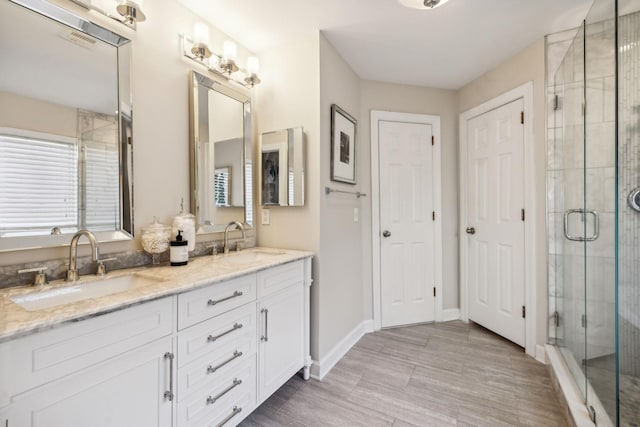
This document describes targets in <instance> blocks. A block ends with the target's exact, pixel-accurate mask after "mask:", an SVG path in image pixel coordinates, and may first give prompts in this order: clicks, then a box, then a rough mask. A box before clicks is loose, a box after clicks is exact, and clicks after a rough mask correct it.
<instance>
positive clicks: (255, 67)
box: [244, 56, 260, 87]
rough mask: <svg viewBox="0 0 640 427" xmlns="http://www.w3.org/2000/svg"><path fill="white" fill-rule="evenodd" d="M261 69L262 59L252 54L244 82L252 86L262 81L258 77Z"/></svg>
mask: <svg viewBox="0 0 640 427" xmlns="http://www.w3.org/2000/svg"><path fill="white" fill-rule="evenodd" d="M259 71H260V61H259V60H258V57H256V56H250V57H249V58H248V59H247V74H248V75H247V77H245V78H244V82H245V83H246V84H247V85H248V86H251V87H254V86H255V85H257V84H259V83H260V79H259V78H258V72H259Z"/></svg>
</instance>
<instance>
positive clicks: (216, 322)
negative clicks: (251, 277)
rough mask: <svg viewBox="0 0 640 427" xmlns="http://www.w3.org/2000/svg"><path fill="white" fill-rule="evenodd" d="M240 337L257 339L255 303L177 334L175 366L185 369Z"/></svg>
mask: <svg viewBox="0 0 640 427" xmlns="http://www.w3.org/2000/svg"><path fill="white" fill-rule="evenodd" d="M241 337H247V339H252V340H254V341H255V339H256V303H255V301H254V302H252V303H249V304H246V305H244V306H242V307H238V308H236V309H234V310H232V311H230V312H228V313H224V314H221V315H220V316H218V317H214V318H213V319H210V320H207V321H205V322H202V323H199V324H197V325H195V326H192V327H191V328H189V329H186V330H184V331H181V332H180V333H179V334H178V353H177V354H178V366H179V367H183V366H186V365H188V364H189V363H191V362H193V361H194V360H196V359H198V358H200V357H202V356H204V355H207V354H210V353H211V352H213V351H217V350H218V349H219V348H222V347H226V346H227V344H228V343H231V342H235V341H236V340H237V339H239V338H241Z"/></svg>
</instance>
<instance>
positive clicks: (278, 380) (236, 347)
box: [0, 257, 311, 427]
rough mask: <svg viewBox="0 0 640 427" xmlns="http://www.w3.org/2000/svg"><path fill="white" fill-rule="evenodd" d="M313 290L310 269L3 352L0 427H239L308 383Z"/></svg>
mask: <svg viewBox="0 0 640 427" xmlns="http://www.w3.org/2000/svg"><path fill="white" fill-rule="evenodd" d="M214 262H215V261H214ZM310 286H311V258H310V257H306V258H303V259H297V260H294V261H291V262H287V263H285V264H279V265H276V266H273V267H269V268H265V269H263V270H260V271H258V272H252V273H248V274H244V275H239V276H236V277H234V278H232V279H229V280H224V281H218V282H215V283H211V284H210V285H204V286H201V287H199V288H198V289H195V290H191V291H187V292H183V293H177V295H173V296H168V297H164V298H161V299H157V300H152V301H149V302H144V303H140V304H138V305H134V306H132V307H129V308H126V309H122V310H116V311H113V312H111V313H107V314H101V315H98V316H95V317H92V318H89V319H86V320H81V321H74V322H69V323H67V324H64V325H61V326H59V327H54V328H52V329H48V330H44V331H42V332H37V333H33V334H31V335H27V336H23V337H19V338H16V339H13V340H11V341H6V342H4V343H0V427H7V426H8V427H16V426H19V427H61V426H64V427H87V426H91V427H172V426H175V427H209V426H222V425H224V426H234V425H237V424H238V423H239V422H240V421H242V420H243V419H244V418H245V417H246V416H247V415H249V414H250V413H251V411H253V410H254V409H255V408H256V407H257V406H258V405H259V404H261V403H262V402H264V401H265V400H266V399H267V398H268V397H269V396H270V395H271V394H272V393H273V392H274V391H276V390H277V389H278V388H279V387H281V386H282V385H283V384H284V383H285V382H286V381H287V380H289V378H291V376H293V375H294V374H295V373H296V372H297V371H299V370H300V369H304V374H305V378H308V373H309V367H310V365H311V357H310V356H309V293H310Z"/></svg>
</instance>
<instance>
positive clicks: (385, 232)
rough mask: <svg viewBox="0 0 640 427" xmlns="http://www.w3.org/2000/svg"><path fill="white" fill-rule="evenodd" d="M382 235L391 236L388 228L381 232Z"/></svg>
mask: <svg viewBox="0 0 640 427" xmlns="http://www.w3.org/2000/svg"><path fill="white" fill-rule="evenodd" d="M382 237H391V232H390V231H389V230H384V231H383V232H382Z"/></svg>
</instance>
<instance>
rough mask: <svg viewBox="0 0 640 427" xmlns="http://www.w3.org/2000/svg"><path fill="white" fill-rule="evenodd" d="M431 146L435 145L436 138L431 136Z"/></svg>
mask: <svg viewBox="0 0 640 427" xmlns="http://www.w3.org/2000/svg"><path fill="white" fill-rule="evenodd" d="M431 145H436V137H435V136H433V135H431Z"/></svg>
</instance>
